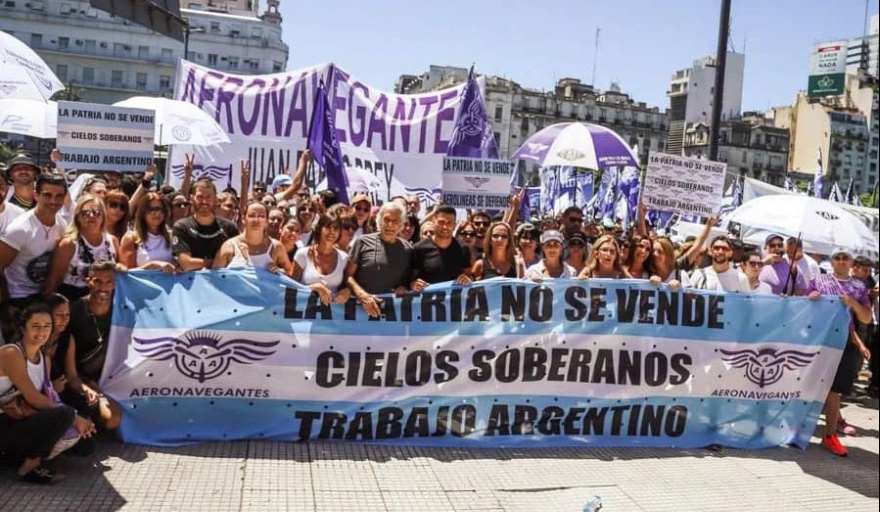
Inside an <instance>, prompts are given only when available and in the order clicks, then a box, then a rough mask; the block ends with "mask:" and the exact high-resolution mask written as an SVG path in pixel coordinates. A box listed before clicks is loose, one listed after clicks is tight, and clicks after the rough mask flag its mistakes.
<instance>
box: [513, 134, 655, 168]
mask: <svg viewBox="0 0 880 512" xmlns="http://www.w3.org/2000/svg"><path fill="white" fill-rule="evenodd" d="M512 158H513V159H514V160H526V161H529V162H534V163H535V164H537V165H540V166H544V167H549V166H554V165H562V166H565V165H569V166H572V167H582V168H585V169H598V170H605V169H607V168H609V167H638V166H639V161H638V158H637V157H636V155H635V154H634V153H633V152H632V149H630V147H629V145H628V144H627V143H626V142H625V141H624V140H623V139H622V138H621V137H620V135H618V134H617V133H615V132H614V131H612V130H610V129H608V128H605V127H604V126H599V125H596V124H589V123H559V124H554V125H551V126H548V127H547V128H544V129H543V130H541V131H539V132H538V133H536V134H534V135H532V136H531V137H529V139H528V140H526V141H525V143H524V144H523V145H522V146H520V148H519V149H517V150H516V152H515V153H514V154H513V157H512Z"/></svg>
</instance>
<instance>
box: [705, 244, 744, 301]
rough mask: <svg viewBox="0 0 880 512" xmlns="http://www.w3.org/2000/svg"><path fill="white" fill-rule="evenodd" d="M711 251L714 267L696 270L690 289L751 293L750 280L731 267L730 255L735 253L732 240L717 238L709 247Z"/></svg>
mask: <svg viewBox="0 0 880 512" xmlns="http://www.w3.org/2000/svg"><path fill="white" fill-rule="evenodd" d="M709 250H710V254H711V255H712V266H709V267H705V268H698V269H696V270H694V272H693V274H691V286H690V288H696V289H698V290H713V291H718V292H741V293H749V292H750V291H751V287H750V286H749V280H748V278H747V277H746V276H745V275H744V274H743V273H742V272H740V271H739V270H737V269H735V268H731V266H730V255H731V254H732V253H733V249H732V247H731V246H730V240H728V239H727V237H726V236H716V237H715V238H714V239H713V240H712V243H711V244H710V245H709Z"/></svg>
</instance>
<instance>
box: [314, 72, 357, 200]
mask: <svg viewBox="0 0 880 512" xmlns="http://www.w3.org/2000/svg"><path fill="white" fill-rule="evenodd" d="M334 72H335V70H334V69H333V67H331V68H330V73H331V76H332V73H334ZM334 114H335V110H332V109H331V108H330V102H329V101H327V88H326V87H325V86H324V79H323V78H322V79H321V83H320V84H319V85H318V91H317V92H316V93H315V107H314V109H313V110H312V121H311V122H310V123H309V143H308V144H309V149H310V150H311V151H312V157H313V158H314V159H315V162H317V163H318V165H320V166H321V168H322V169H324V173H325V174H326V175H327V188H328V189H330V190H332V191H334V192H336V197H337V199H338V200H339V202H340V203H343V204H348V203H349V197H348V176H347V174H346V172H345V164H344V163H343V162H342V149H340V147H339V139H337V138H336V125H335V123H334V118H335V117H336V116H335V115H334Z"/></svg>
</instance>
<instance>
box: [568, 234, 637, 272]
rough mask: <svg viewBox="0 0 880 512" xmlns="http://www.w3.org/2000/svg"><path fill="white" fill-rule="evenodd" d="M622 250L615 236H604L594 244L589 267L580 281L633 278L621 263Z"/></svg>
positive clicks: (588, 261) (588, 263)
mask: <svg viewBox="0 0 880 512" xmlns="http://www.w3.org/2000/svg"><path fill="white" fill-rule="evenodd" d="M619 254H620V248H619V247H618V245H617V239H616V238H615V237H614V235H602V236H600V237H599V239H598V240H596V243H595V244H593V249H592V250H591V251H590V257H589V259H587V265H586V266H585V267H584V269H583V270H581V273H580V274H579V275H578V277H579V278H580V279H597V278H598V279H629V278H630V277H631V276H630V275H629V272H627V271H626V269H624V268H623V264H622V263H621V261H620V257H619Z"/></svg>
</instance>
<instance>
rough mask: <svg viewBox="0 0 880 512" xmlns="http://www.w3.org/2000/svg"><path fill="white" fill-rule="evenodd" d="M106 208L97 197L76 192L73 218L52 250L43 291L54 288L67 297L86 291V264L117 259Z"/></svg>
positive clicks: (73, 296)
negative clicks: (53, 250) (77, 194)
mask: <svg viewBox="0 0 880 512" xmlns="http://www.w3.org/2000/svg"><path fill="white" fill-rule="evenodd" d="M106 219H107V210H106V208H105V207H104V202H103V201H102V200H101V198H99V197H97V196H93V195H89V194H86V195H84V196H80V197H79V199H77V201H76V208H74V210H73V222H72V223H71V224H70V226H69V227H68V231H67V234H66V235H65V236H64V238H62V239H61V241H60V242H58V247H56V248H55V252H53V253H52V264H51V267H50V270H49V277H48V278H47V279H46V284H45V287H44V292H45V293H46V294H49V293H55V292H56V291H57V292H58V293H60V294H61V295H64V296H65V297H67V298H68V299H70V300H76V299H78V298H80V297H84V296H86V295H88V293H89V286H88V285H87V284H86V278H87V277H88V276H89V267H91V266H92V264H93V263H96V262H98V261H112V262H114V263H115V262H116V261H117V254H118V252H119V241H118V240H117V239H116V237H115V236H113V235H111V234H109V233H107V220H106Z"/></svg>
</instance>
